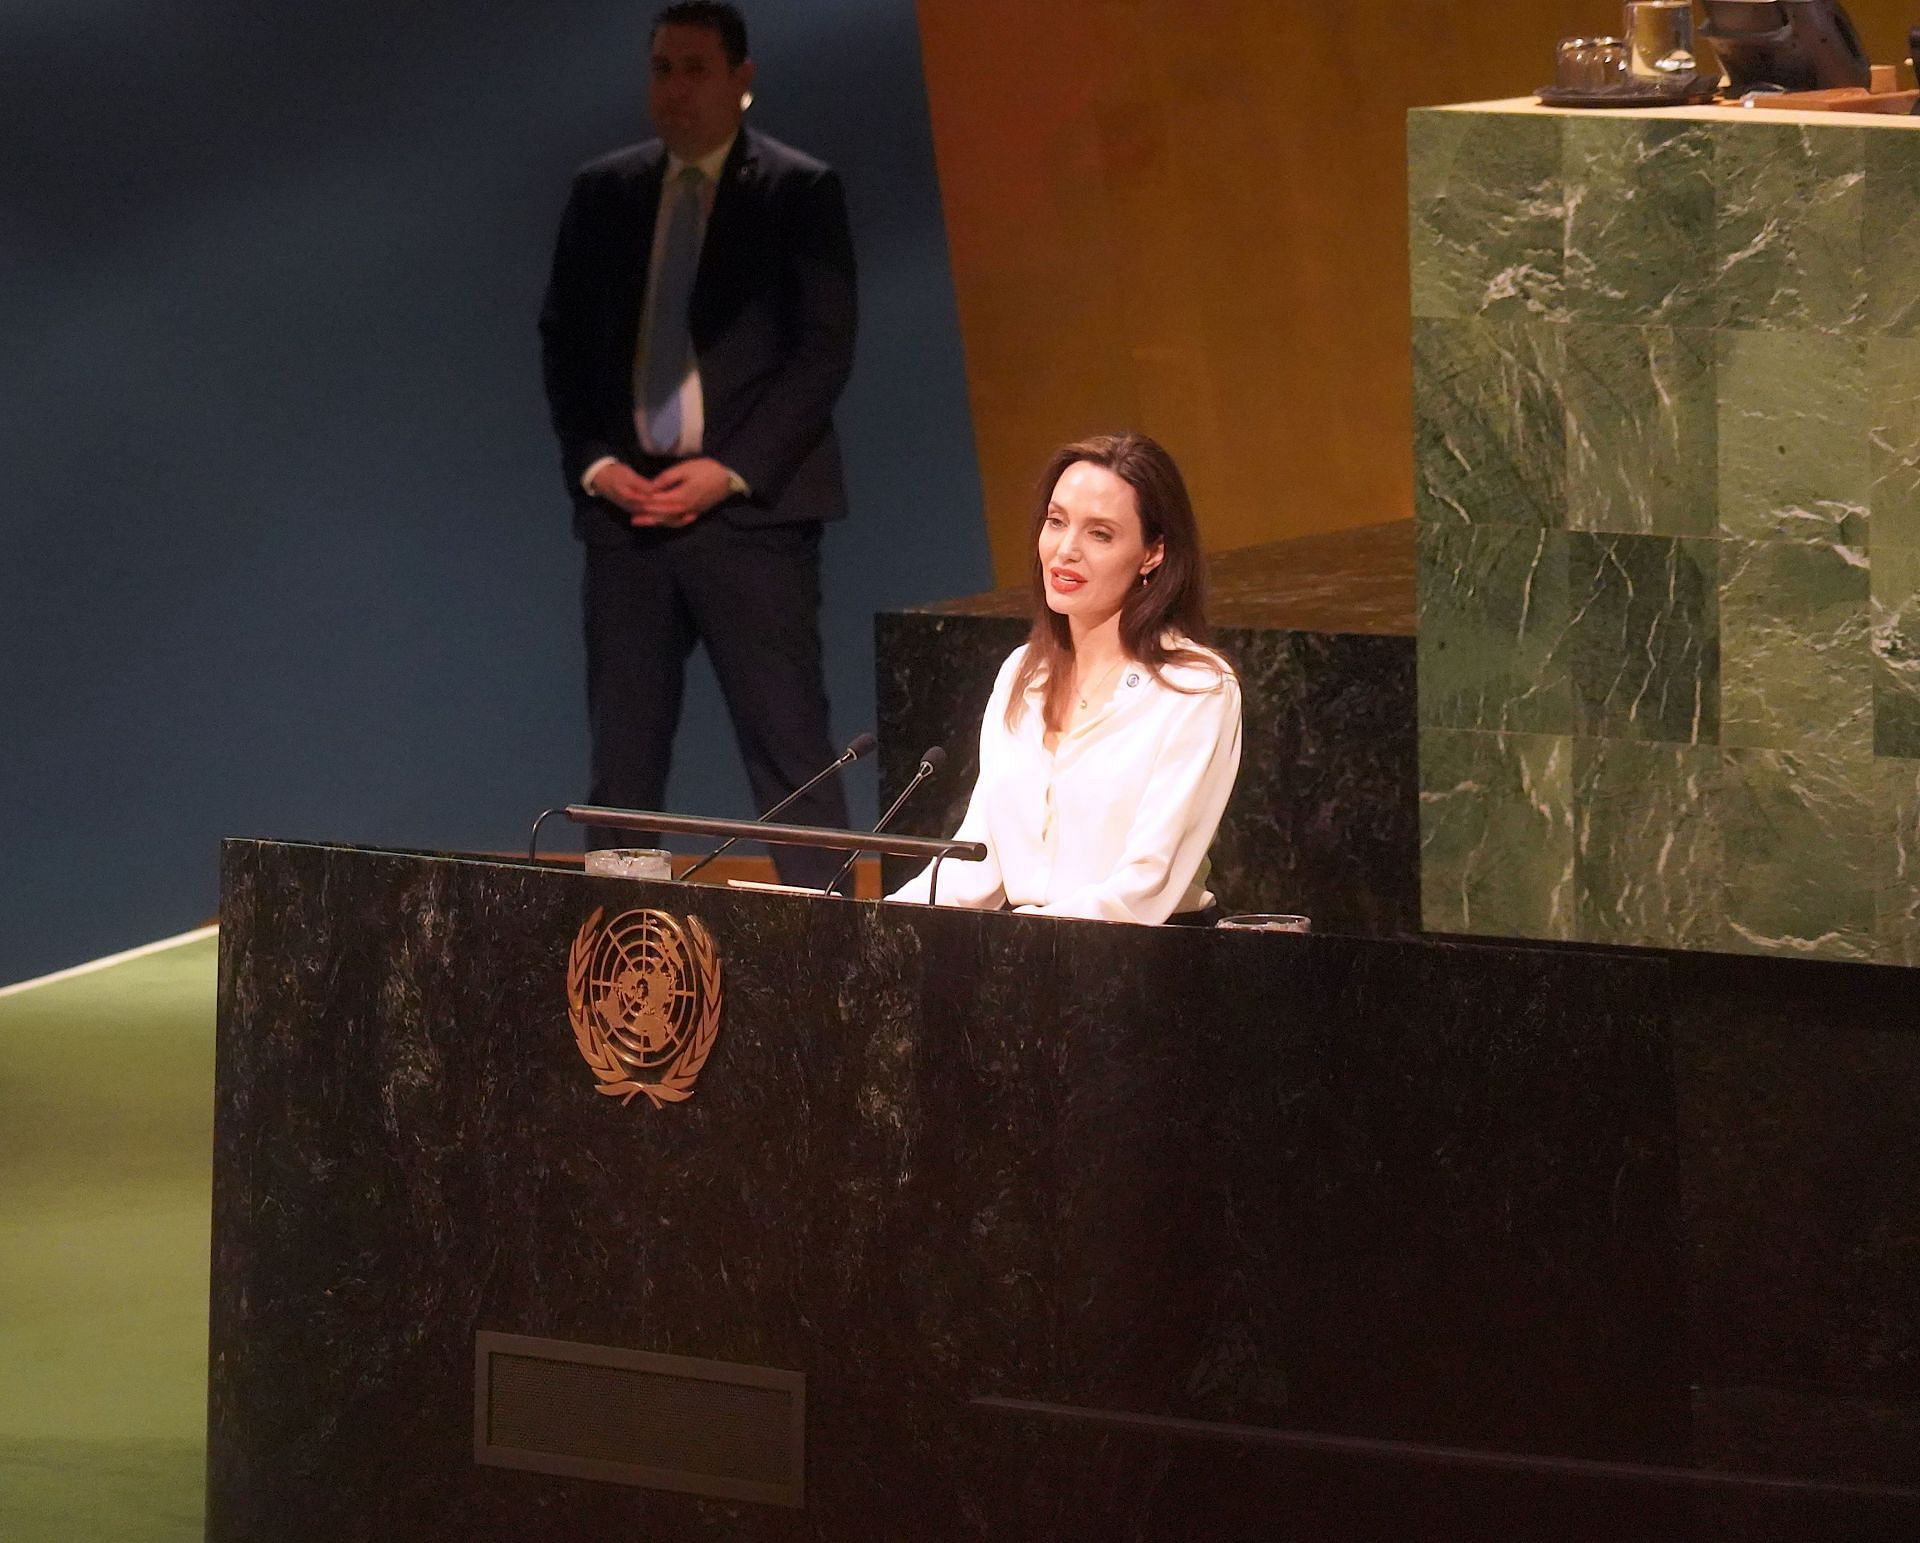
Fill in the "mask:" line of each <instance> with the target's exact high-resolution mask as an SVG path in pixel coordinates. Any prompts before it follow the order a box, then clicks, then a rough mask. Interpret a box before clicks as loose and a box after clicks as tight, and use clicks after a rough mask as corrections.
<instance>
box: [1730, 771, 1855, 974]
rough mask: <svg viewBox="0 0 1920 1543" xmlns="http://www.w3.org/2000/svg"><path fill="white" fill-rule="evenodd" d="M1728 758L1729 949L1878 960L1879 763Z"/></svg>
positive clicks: (1824, 957) (1742, 951) (1825, 957)
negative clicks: (1876, 838) (1876, 824)
mask: <svg viewBox="0 0 1920 1543" xmlns="http://www.w3.org/2000/svg"><path fill="white" fill-rule="evenodd" d="M1723 756H1724V763H1723V766H1722V771H1721V787H1720V792H1719V804H1720V808H1719V811H1718V816H1717V818H1718V821H1719V824H1720V839H1721V841H1722V843H1723V844H1724V846H1725V849H1726V853H1727V864H1726V869H1725V891H1724V904H1725V908H1726V909H1725V915H1726V924H1727V942H1726V946H1727V947H1729V948H1731V949H1733V950H1734V951H1736V952H1740V953H1766V954H1789V955H1805V956H1809V957H1816V958H1823V959H1867V958H1871V957H1872V956H1873V953H1874V936H1875V914H1874V913H1875V895H1876V891H1877V889H1878V884H1877V876H1878V873H1879V867H1880V864H1879V861H1878V858H1877V854H1876V851H1875V842H1874V803H1875V800H1874V797H1873V785H1874V763H1873V760H1872V757H1871V756H1870V755H1867V754H1865V753H1851V752H1840V751H1835V750H1831V749H1826V748H1818V749H1811V750H1804V751H1797V750H1796V751H1789V750H1728V751H1724V752H1723Z"/></svg>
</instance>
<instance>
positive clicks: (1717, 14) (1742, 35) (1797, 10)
mask: <svg viewBox="0 0 1920 1543" xmlns="http://www.w3.org/2000/svg"><path fill="white" fill-rule="evenodd" d="M1703 3H1704V4H1705V6H1706V9H1707V23H1706V25H1705V26H1704V27H1702V28H1701V29H1700V36H1701V37H1703V38H1705V39H1707V41H1708V42H1710V43H1712V44H1713V51H1714V52H1715V53H1716V54H1718V55H1719V56H1720V63H1721V65H1722V66H1723V67H1724V68H1725V69H1726V72H1727V79H1728V82H1729V87H1728V95H1729V96H1740V95H1742V94H1744V93H1745V92H1747V91H1749V90H1751V89H1752V88H1754V87H1755V86H1763V85H1766V86H1779V87H1782V88H1783V89H1785V90H1787V91H1831V90H1835V89H1837V88H1839V87H1841V86H1865V85H1867V84H1869V83H1870V81H1871V80H1872V76H1873V66H1872V65H1871V63H1870V62H1869V61H1868V59H1867V54H1866V50H1865V49H1863V48H1862V47H1861V46H1860V37H1859V34H1858V33H1856V32H1855V31H1854V30H1853V22H1852V20H1851V19H1850V18H1849V17H1848V15H1847V12H1846V8H1845V7H1844V6H1842V5H1841V4H1840V0H1703Z"/></svg>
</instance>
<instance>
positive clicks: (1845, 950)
mask: <svg viewBox="0 0 1920 1543" xmlns="http://www.w3.org/2000/svg"><path fill="white" fill-rule="evenodd" d="M1408 137H1409V167H1410V189H1409V200H1410V214H1411V227H1412V269H1413V352H1414V414H1415V428H1414V438H1415V502H1416V514H1417V517H1418V520H1419V554H1420V570H1419V571H1420V628H1419V661H1420V674H1419V703H1420V706H1419V711H1420V778H1421V835H1422V861H1421V890H1422V914H1423V919H1424V923H1425V925H1426V926H1427V928H1429V929H1430V930H1438V931H1447V932H1466V933H1480V934H1487V935H1496V936H1521V937H1541V938H1564V939H1579V940H1584V941H1589V942H1599V943H1635V944H1655V945H1661V946H1669V947H1685V948H1705V949H1726V950H1734V951H1740V952H1758V953H1779V954H1798V955H1812V956H1820V957H1830V958H1840V959H1871V960H1879V961H1883V962H1887V963H1895V964H1920V831H1917V830H1916V822H1920V126H1917V125H1911V124H1909V123H1908V122H1906V121H1904V120H1898V119H1867V118H1861V117H1841V116H1839V115H1835V116H1834V118H1833V120H1832V121H1831V122H1821V123H1816V124H1799V123H1788V122H1782V121H1777V120H1776V121H1768V120H1766V119H1765V118H1755V117H1747V116H1741V115H1737V114H1735V113H1733V112H1727V113H1725V114H1724V115H1723V116H1715V117H1713V118H1711V119H1710V120H1709V119H1708V118H1706V117H1704V116H1692V117H1679V116H1661V117H1650V116H1644V115H1636V114H1633V113H1626V112H1615V113H1545V112H1521V113H1516V112H1512V111H1497V110H1485V109H1464V110H1462V109H1428V110H1422V111H1417V112H1414V113H1413V114H1412V115H1411V116H1410V119H1409V135H1408Z"/></svg>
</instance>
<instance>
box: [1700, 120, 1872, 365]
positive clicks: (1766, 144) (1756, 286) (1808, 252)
mask: <svg viewBox="0 0 1920 1543" xmlns="http://www.w3.org/2000/svg"><path fill="white" fill-rule="evenodd" d="M1865 132H1866V131H1864V130H1862V129H1861V128H1860V127H1858V126H1857V125H1853V124H1847V123H1845V122H1838V123H1832V124H1827V123H1819V124H1799V123H1766V122H1754V121H1752V120H1748V121H1746V122H1743V123H1741V124H1739V125H1737V126H1735V125H1733V124H1729V125H1727V127H1726V128H1724V129H1720V130H1719V131H1718V132H1717V133H1716V135H1715V141H1714V185H1715V193H1716V203H1715V211H1714V226H1715V229H1714V258H1715V265H1716V275H1717V278H1716V283H1715V287H1714V295H1715V313H1716V317H1717V321H1718V324H1719V325H1720V326H1722V327H1743V328H1768V329H1773V330H1780V331H1803V332H1804V331H1816V332H1825V331H1836V330H1841V329H1846V328H1850V327H1855V326H1858V325H1860V324H1861V322H1862V320H1863V319H1864V317H1865V314H1866V265H1865V258H1864V252H1863V244H1862V243H1863V229H1864V214H1865V209H1866V198H1865V190H1866V146H1865V142H1864V139H1863V135H1864V133H1865Z"/></svg>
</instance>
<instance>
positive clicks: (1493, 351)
mask: <svg viewBox="0 0 1920 1543" xmlns="http://www.w3.org/2000/svg"><path fill="white" fill-rule="evenodd" d="M1565 342H1566V329H1565V328H1563V327H1560V326H1556V325H1553V324H1551V323H1546V322H1484V321H1472V320H1460V321H1447V320H1428V319H1416V320H1415V321H1414V324H1413V380H1414V396H1413V420H1414V421H1413V454H1414V514H1415V516H1416V517H1417V518H1419V519H1421V520H1429V521H1436V522H1441V523H1471V524H1502V525H1535V526H1542V525H1544V526H1554V527H1558V526H1561V525H1564V524H1565V522H1566V469H1567V424H1566V409H1565V406H1564V403H1563V401H1562V395H1561V380H1562V377H1563V375H1564V374H1565V370H1566V349H1565Z"/></svg>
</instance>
